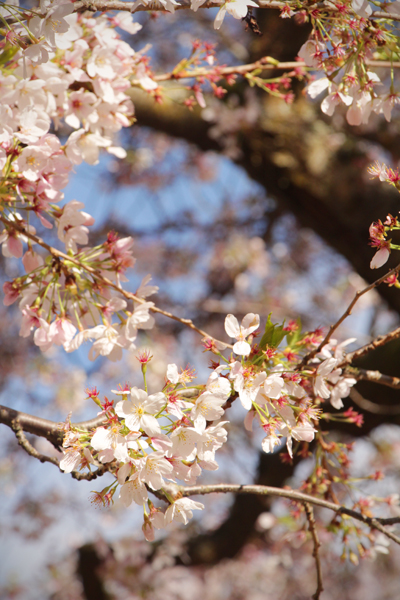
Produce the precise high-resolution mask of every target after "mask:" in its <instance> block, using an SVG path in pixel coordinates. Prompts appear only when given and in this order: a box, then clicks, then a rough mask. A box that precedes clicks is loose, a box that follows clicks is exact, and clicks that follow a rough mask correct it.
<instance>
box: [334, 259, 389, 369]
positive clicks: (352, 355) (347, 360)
mask: <svg viewBox="0 0 400 600" xmlns="http://www.w3.org/2000/svg"><path fill="white" fill-rule="evenodd" d="M397 269H398V267H396V270H397ZM398 337H400V327H397V329H393V331H391V332H390V333H387V334H386V335H380V336H378V337H377V338H375V339H374V340H372V342H369V343H368V344H366V345H365V346H362V347H361V348H359V349H358V350H354V352H349V353H348V354H346V356H345V357H344V358H343V360H342V362H341V363H340V364H339V365H338V368H342V367H344V366H346V365H349V364H351V363H352V362H354V361H355V360H357V359H359V358H362V357H363V356H365V355H366V354H368V353H369V352H372V351H373V350H376V349H377V348H380V347H381V346H385V344H388V343H389V342H391V341H393V340H395V339H397V338H398Z"/></svg>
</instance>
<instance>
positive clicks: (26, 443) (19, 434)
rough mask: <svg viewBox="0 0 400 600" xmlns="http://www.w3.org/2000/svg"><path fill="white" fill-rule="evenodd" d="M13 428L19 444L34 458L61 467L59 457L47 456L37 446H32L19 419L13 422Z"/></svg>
mask: <svg viewBox="0 0 400 600" xmlns="http://www.w3.org/2000/svg"><path fill="white" fill-rule="evenodd" d="M11 429H12V430H13V432H14V433H15V437H16V438H17V441H18V444H19V445H20V446H21V448H23V449H24V450H25V452H27V453H28V454H29V455H30V456H33V458H37V459H38V460H40V462H41V463H45V462H49V463H51V464H53V465H56V467H60V461H59V460H58V458H55V457H54V456H47V455H46V454H41V453H40V452H38V451H37V450H36V448H34V447H33V446H32V444H31V443H30V442H29V440H28V439H27V438H26V436H25V434H24V432H23V430H22V427H21V425H20V423H19V422H18V420H17V419H15V420H13V421H12V422H11Z"/></svg>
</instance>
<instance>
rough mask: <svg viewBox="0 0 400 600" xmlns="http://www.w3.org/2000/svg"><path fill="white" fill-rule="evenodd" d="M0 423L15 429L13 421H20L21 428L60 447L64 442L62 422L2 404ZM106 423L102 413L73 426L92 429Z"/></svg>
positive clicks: (0, 406)
mask: <svg viewBox="0 0 400 600" xmlns="http://www.w3.org/2000/svg"><path fill="white" fill-rule="evenodd" d="M0 423H3V425H7V426H8V427H10V428H11V429H13V423H18V425H19V427H20V429H21V430H23V431H26V433H32V434H33V435H37V436H39V437H43V438H45V439H46V440H48V441H49V442H50V443H51V444H53V446H55V447H56V448H60V447H61V446H62V443H63V439H64V435H65V431H64V425H65V423H62V422H58V423H57V422H55V421H49V420H48V419H42V418H41V417H35V416H33V415H29V414H27V413H24V412H20V411H19V410H14V409H13V408H8V407H7V406H2V405H0ZM105 423H106V418H105V417H104V416H103V415H102V416H100V417H96V418H95V419H91V420H89V421H81V422H80V423H72V424H71V426H72V427H74V428H77V429H84V430H87V431H90V430H91V429H95V428H96V427H100V426H101V425H104V424H105Z"/></svg>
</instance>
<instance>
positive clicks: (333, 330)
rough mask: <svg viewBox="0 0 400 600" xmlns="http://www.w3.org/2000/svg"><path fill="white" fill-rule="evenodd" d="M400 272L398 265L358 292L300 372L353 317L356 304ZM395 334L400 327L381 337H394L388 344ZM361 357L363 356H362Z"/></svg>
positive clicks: (347, 361) (348, 360) (397, 334)
mask: <svg viewBox="0 0 400 600" xmlns="http://www.w3.org/2000/svg"><path fill="white" fill-rule="evenodd" d="M399 271H400V264H398V265H397V266H396V267H394V269H391V270H390V271H389V272H388V273H386V275H383V276H382V277H380V278H379V279H376V281H373V282H372V283H370V284H369V285H367V287H365V288H364V289H362V290H360V291H358V292H356V293H355V295H354V298H353V300H352V301H351V302H350V304H349V305H348V307H347V308H346V310H345V311H344V313H343V314H342V316H341V317H340V318H339V319H338V320H337V321H336V323H334V324H333V325H331V326H330V328H329V331H328V333H327V334H326V336H325V337H324V339H323V340H322V342H321V343H320V345H319V346H318V348H315V349H314V350H312V352H309V353H308V354H307V355H306V356H305V357H304V358H303V360H302V361H301V363H300V364H299V365H298V367H297V369H298V370H300V369H302V368H303V367H304V366H305V365H306V364H307V363H308V362H309V361H310V360H311V359H312V358H314V356H315V355H316V354H318V352H321V350H322V348H323V347H324V346H326V344H327V343H328V342H329V340H330V339H331V337H332V335H333V333H334V332H335V331H336V330H337V328H338V327H339V325H341V324H342V323H343V321H344V320H345V319H347V317H348V316H349V315H351V311H352V310H353V308H354V306H355V304H356V303H357V302H358V300H359V299H360V298H361V296H363V295H364V294H366V293H367V292H370V291H371V290H373V289H374V288H376V287H378V285H380V284H381V283H383V282H384V281H385V280H386V279H387V278H388V277H390V276H391V275H394V274H395V273H398V272H399ZM393 334H394V337H398V336H399V335H400V327H399V328H398V329H395V330H394V331H393V332H392V333H391V334H388V335H387V336H381V337H385V338H386V337H389V336H392V337H390V339H388V340H387V341H385V343H387V342H388V341H391V340H392V339H394V337H393ZM377 339H378V340H379V339H380V338H377ZM371 344H373V342H371ZM371 344H367V346H370V345H371ZM379 345H383V344H379ZM373 347H374V348H376V347H378V346H377V345H376V344H375V345H374V346H373ZM364 348H365V346H364ZM371 349H372V348H371ZM360 350H362V348H360ZM368 351H369V350H368ZM356 352H359V350H357V351H356ZM356 352H350V353H349V354H347V355H346V357H345V359H344V360H343V361H342V363H341V364H340V365H338V367H340V366H342V365H343V364H349V363H350V362H351V361H352V360H354V357H355V355H356ZM360 356H362V354H361V355H360ZM348 357H352V358H351V359H348ZM357 358H359V356H357Z"/></svg>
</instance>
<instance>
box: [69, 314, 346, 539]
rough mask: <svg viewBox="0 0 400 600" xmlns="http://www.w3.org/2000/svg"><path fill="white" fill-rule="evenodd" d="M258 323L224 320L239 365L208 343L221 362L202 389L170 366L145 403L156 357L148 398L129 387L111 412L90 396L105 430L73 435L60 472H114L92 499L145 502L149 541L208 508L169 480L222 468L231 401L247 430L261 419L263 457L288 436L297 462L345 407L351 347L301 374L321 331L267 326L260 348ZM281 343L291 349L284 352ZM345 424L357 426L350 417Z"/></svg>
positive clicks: (324, 355) (325, 355) (330, 348)
mask: <svg viewBox="0 0 400 600" xmlns="http://www.w3.org/2000/svg"><path fill="white" fill-rule="evenodd" d="M259 324H260V318H259V316H258V315H256V314H253V313H249V314H248V315H246V316H245V317H244V319H243V320H242V323H241V324H239V322H238V321H237V319H236V317H234V316H233V315H228V316H227V317H226V320H225V329H226V332H227V334H228V335H229V336H230V337H232V338H235V339H236V340H237V341H236V343H235V344H234V346H233V353H234V354H236V355H237V356H238V357H239V358H236V359H235V357H234V356H233V354H232V355H231V356H230V357H229V358H226V357H224V356H223V354H222V351H223V348H222V347H221V344H219V345H218V347H217V345H216V344H210V343H209V341H208V340H207V341H206V347H207V349H208V350H209V351H212V352H213V353H214V354H215V355H217V356H218V357H219V358H220V359H221V361H222V362H221V364H219V363H215V362H213V364H212V372H211V375H210V376H209V378H208V380H207V382H206V383H205V384H203V385H195V386H191V387H188V386H187V384H188V383H190V382H191V381H192V379H193V377H194V372H193V371H191V370H190V369H185V370H183V371H182V372H181V373H179V371H178V368H177V366H176V365H175V364H170V365H168V368H167V374H166V384H165V386H164V388H163V390H162V391H161V392H157V393H155V394H152V395H148V393H147V383H146V371H147V363H148V362H149V361H150V360H151V357H150V355H149V354H148V353H142V354H141V355H140V356H139V361H140V362H141V364H142V372H143V376H144V386H145V390H143V389H140V388H137V387H132V388H130V387H128V386H125V387H124V388H123V389H120V390H117V391H113V393H114V394H115V395H117V396H120V397H122V399H121V400H119V401H118V402H117V403H116V404H115V406H114V401H109V400H107V399H106V401H105V402H104V403H103V404H102V403H101V402H100V400H99V398H98V392H97V390H95V391H94V392H90V394H89V396H90V397H91V398H92V399H93V400H94V401H95V402H96V403H97V404H98V405H99V406H100V407H101V409H102V412H101V414H102V415H103V416H104V425H103V426H101V427H98V428H97V429H96V430H95V431H93V432H91V433H87V432H82V431H79V430H71V429H70V428H68V431H67V435H66V436H65V439H64V458H63V459H62V461H61V463H60V468H61V469H62V470H63V471H65V472H67V473H69V472H71V471H73V470H74V469H78V468H79V469H81V468H84V467H89V468H90V465H91V464H95V465H99V464H103V465H108V467H109V470H110V471H111V472H112V473H113V474H114V476H115V482H114V483H113V484H111V485H110V486H108V487H107V488H105V489H104V490H103V491H102V492H99V493H98V494H97V495H96V499H97V501H99V502H101V503H103V504H108V503H109V502H110V501H112V498H113V496H114V494H115V492H116V490H117V488H118V486H120V491H119V498H120V500H121V501H122V503H123V504H124V505H125V506H127V507H128V506H129V505H130V504H132V503H135V504H138V505H140V506H146V503H147V508H145V509H144V526H143V530H144V533H145V535H146V538H147V539H153V537H154V531H153V529H154V527H155V528H156V529H160V528H162V527H164V526H165V525H167V524H168V523H170V522H171V521H172V520H176V521H180V522H183V523H187V521H188V519H189V518H191V516H192V510H193V509H200V508H203V506H202V505H201V504H200V503H197V502H193V501H192V500H188V499H185V498H182V497H181V495H179V488H178V490H175V493H171V490H170V488H169V484H168V482H172V483H176V482H177V480H180V481H182V482H183V483H186V484H189V485H190V484H193V483H195V482H196V480H197V478H198V477H199V476H200V475H201V472H202V470H203V469H206V470H212V471H214V470H216V469H218V464H217V462H216V460H215V453H216V451H217V450H218V449H219V448H221V446H222V445H223V444H224V443H225V441H226V439H227V431H226V429H225V425H227V424H228V421H225V420H224V421H221V420H220V419H221V418H222V417H223V415H224V412H225V410H226V409H227V407H228V406H229V405H230V403H231V402H232V401H233V400H234V399H235V398H239V400H240V402H241V404H242V406H243V408H244V409H245V410H246V411H247V415H246V416H245V419H244V423H245V427H246V428H247V429H248V430H251V428H252V425H253V422H254V421H257V422H258V423H259V425H260V426H261V428H262V429H263V430H264V432H265V434H266V436H265V437H264V439H263V440H262V443H261V445H262V448H263V450H264V451H265V452H273V451H274V449H275V448H276V447H277V446H279V445H281V439H282V438H286V446H287V449H288V453H289V456H290V457H293V450H294V449H293V441H294V442H295V443H297V442H306V443H309V442H311V441H312V440H313V439H314V437H315V434H316V432H317V427H318V421H319V419H320V418H321V416H322V415H321V409H320V405H321V404H322V403H323V402H324V401H325V400H328V399H330V402H331V404H332V406H334V407H335V408H337V409H340V408H342V407H343V402H342V398H345V397H347V396H348V395H349V393H350V389H351V387H352V386H353V385H354V384H355V383H356V380H355V379H354V378H352V377H349V376H347V375H346V374H343V373H342V370H341V369H340V368H338V367H337V365H338V364H339V363H340V362H341V360H342V359H343V356H344V351H343V349H344V347H345V346H346V345H347V344H349V343H351V342H352V341H354V340H347V341H346V342H343V343H342V344H337V342H336V341H335V340H332V341H331V342H330V343H329V344H327V345H326V346H325V347H324V349H323V351H321V353H319V354H318V355H317V357H316V358H315V359H314V361H313V363H312V364H311V366H307V367H305V368H304V369H303V370H302V371H299V370H298V369H296V366H298V365H299V362H300V353H301V351H305V350H307V349H310V348H313V347H315V345H316V344H318V343H319V341H320V335H318V332H314V334H305V335H302V334H301V331H300V327H299V325H298V324H297V323H290V324H289V326H288V327H286V328H284V327H283V326H279V327H278V326H276V325H272V323H271V321H270V319H268V321H267V324H266V328H265V333H264V335H263V337H262V339H261V341H260V344H256V343H255V342H254V336H255V335H256V333H257V329H258V327H259ZM284 338H286V342H287V344H288V345H287V346H286V347H285V348H282V344H281V342H282V341H283V339H284ZM294 348H296V349H297V351H298V352H299V354H296V353H295V352H294ZM228 400H229V402H228ZM354 414H355V413H354ZM342 416H343V418H345V419H346V420H348V421H350V422H354V418H353V417H354V415H353V414H351V415H346V414H344V415H342ZM149 492H161V493H162V496H163V497H164V498H165V499H166V500H167V501H168V502H169V507H168V508H167V510H166V511H165V513H164V512H163V511H162V510H161V509H156V508H154V505H153V504H152V502H151V500H150V499H149Z"/></svg>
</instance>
